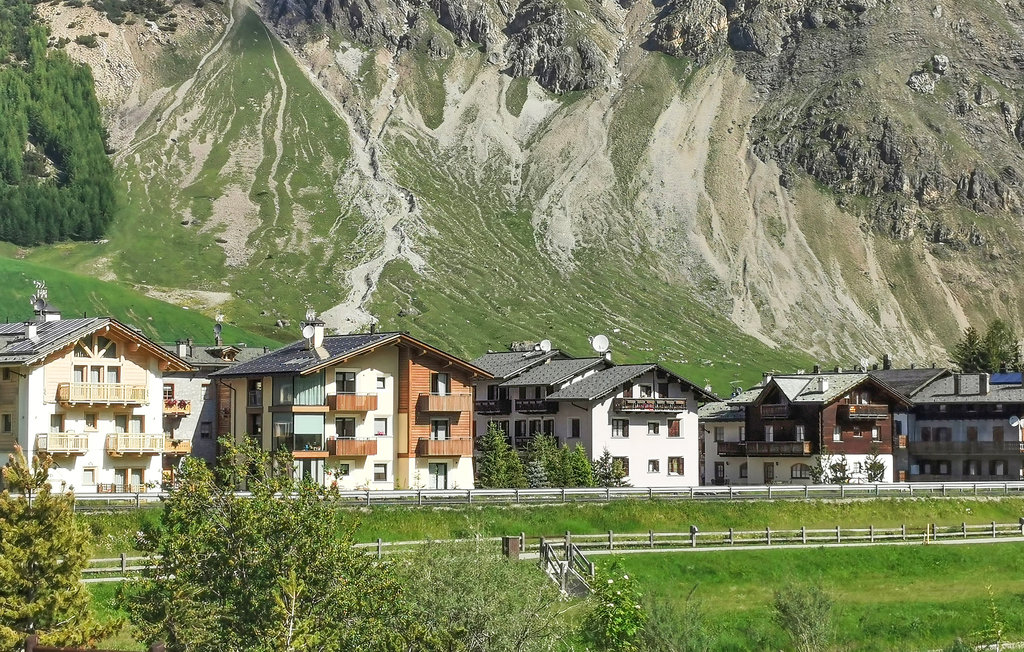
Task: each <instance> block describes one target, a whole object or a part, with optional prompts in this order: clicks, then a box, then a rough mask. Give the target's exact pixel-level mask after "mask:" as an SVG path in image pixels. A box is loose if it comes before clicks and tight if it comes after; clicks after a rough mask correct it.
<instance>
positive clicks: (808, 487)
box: [804, 484, 811, 500]
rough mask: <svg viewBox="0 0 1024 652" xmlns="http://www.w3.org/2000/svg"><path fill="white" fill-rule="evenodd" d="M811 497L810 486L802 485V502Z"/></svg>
mask: <svg viewBox="0 0 1024 652" xmlns="http://www.w3.org/2000/svg"><path fill="white" fill-rule="evenodd" d="M810 495H811V489H810V485H806V484H805V485H804V500H807V498H809V497H810Z"/></svg>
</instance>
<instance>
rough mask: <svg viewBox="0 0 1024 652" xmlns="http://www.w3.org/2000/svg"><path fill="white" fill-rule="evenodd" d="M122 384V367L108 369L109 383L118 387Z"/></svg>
mask: <svg viewBox="0 0 1024 652" xmlns="http://www.w3.org/2000/svg"><path fill="white" fill-rule="evenodd" d="M119 382H121V367H107V383H108V384H110V385H116V384H118V383H119Z"/></svg>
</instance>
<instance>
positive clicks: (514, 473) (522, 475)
mask: <svg viewBox="0 0 1024 652" xmlns="http://www.w3.org/2000/svg"><path fill="white" fill-rule="evenodd" d="M477 486H478V487H480V488H481V489H501V488H510V489H522V488H525V487H526V486H527V481H526V469H525V468H524V467H523V461H522V460H521V459H520V458H519V453H517V452H516V451H515V449H513V448H512V447H511V446H509V445H508V441H507V439H506V435H505V431H504V430H502V429H501V428H500V427H499V426H498V425H496V424H493V423H492V424H490V425H489V426H488V427H487V432H486V434H484V436H483V438H482V439H481V440H480V462H479V464H478V465H477Z"/></svg>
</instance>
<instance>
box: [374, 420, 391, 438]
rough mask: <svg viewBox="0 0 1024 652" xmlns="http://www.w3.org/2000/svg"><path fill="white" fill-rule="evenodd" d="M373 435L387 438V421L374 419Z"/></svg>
mask: <svg viewBox="0 0 1024 652" xmlns="http://www.w3.org/2000/svg"><path fill="white" fill-rule="evenodd" d="M373 434H375V435H376V436H378V437H387V436H388V420H387V419H374V420H373Z"/></svg>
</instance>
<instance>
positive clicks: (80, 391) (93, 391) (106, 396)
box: [57, 383, 149, 405]
mask: <svg viewBox="0 0 1024 652" xmlns="http://www.w3.org/2000/svg"><path fill="white" fill-rule="evenodd" d="M57 402H58V403H60V404H61V405H75V404H83V403H84V404H86V405H96V404H105V405H114V404H117V405H145V404H146V403H149V388H147V387H146V386H145V385H125V384H124V383H60V384H59V385H57Z"/></svg>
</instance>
